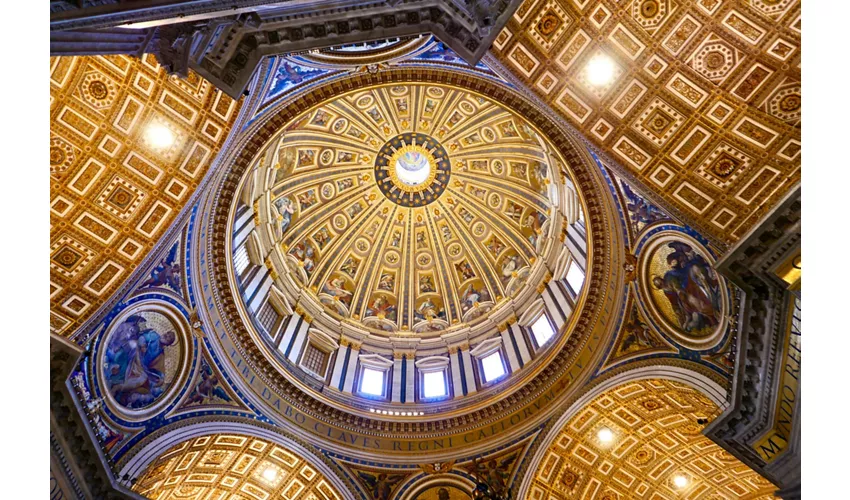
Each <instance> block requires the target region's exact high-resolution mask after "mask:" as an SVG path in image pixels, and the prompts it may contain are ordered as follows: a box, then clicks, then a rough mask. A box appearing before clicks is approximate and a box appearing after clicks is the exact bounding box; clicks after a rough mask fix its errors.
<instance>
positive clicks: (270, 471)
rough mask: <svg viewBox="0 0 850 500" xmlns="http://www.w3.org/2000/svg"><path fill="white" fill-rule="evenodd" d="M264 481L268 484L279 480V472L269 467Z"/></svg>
mask: <svg viewBox="0 0 850 500" xmlns="http://www.w3.org/2000/svg"><path fill="white" fill-rule="evenodd" d="M263 479H265V480H266V481H268V482H273V481H274V480H275V479H277V470H276V469H275V468H274V467H267V468H266V470H264V471H263Z"/></svg>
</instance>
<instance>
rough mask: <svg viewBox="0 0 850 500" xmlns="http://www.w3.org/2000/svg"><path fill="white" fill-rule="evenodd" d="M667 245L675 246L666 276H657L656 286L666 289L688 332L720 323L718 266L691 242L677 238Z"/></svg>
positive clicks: (653, 281) (669, 299)
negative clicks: (711, 262) (709, 261)
mask: <svg viewBox="0 0 850 500" xmlns="http://www.w3.org/2000/svg"><path fill="white" fill-rule="evenodd" d="M667 246H668V247H669V248H671V249H673V252H672V253H670V254H669V255H667V259H666V263H667V267H668V270H667V271H666V272H665V273H664V276H657V275H656V276H653V277H652V286H653V287H655V288H656V289H658V290H661V291H663V292H664V295H665V297H666V298H667V300H668V301H669V302H670V305H671V306H672V308H673V311H674V313H675V314H676V318H677V320H678V322H679V327H681V328H682V330H684V331H685V332H698V331H700V330H703V329H706V328H713V327H715V326H717V325H718V324H719V323H720V319H721V304H720V300H721V295H720V283H719V281H718V280H717V276H716V275H715V274H714V270H713V269H711V266H709V264H708V262H706V260H705V259H704V258H703V257H702V256H701V255H699V254H697V253H696V252H695V251H694V249H693V247H691V246H690V245H688V244H687V243H683V242H680V241H673V242H670V243H668V244H667Z"/></svg>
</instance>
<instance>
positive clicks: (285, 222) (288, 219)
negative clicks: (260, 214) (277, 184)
mask: <svg viewBox="0 0 850 500" xmlns="http://www.w3.org/2000/svg"><path fill="white" fill-rule="evenodd" d="M272 206H273V207H274V210H275V212H277V213H276V214H275V215H276V218H277V221H278V223H279V224H280V232H281V234H283V233H286V230H287V229H289V225H290V224H292V216H293V215H294V214H295V204H294V203H293V202H292V200H290V199H289V198H288V197H286V196H281V197H280V198H278V199H276V200H274V203H272Z"/></svg>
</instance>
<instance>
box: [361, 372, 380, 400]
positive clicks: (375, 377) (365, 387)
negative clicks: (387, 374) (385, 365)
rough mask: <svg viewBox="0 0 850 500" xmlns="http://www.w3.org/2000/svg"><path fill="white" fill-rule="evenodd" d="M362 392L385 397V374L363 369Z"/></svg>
mask: <svg viewBox="0 0 850 500" xmlns="http://www.w3.org/2000/svg"><path fill="white" fill-rule="evenodd" d="M360 392H362V393H364V394H369V395H372V396H383V395H384V372H383V371H381V370H375V369H374V368H363V374H362V375H361V377H360Z"/></svg>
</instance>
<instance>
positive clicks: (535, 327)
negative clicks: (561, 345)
mask: <svg viewBox="0 0 850 500" xmlns="http://www.w3.org/2000/svg"><path fill="white" fill-rule="evenodd" d="M531 333H533V334H534V340H536V341H537V345H538V346H541V347H542V346H543V345H544V344H545V343H546V342H548V341H549V339H551V338H552V337H553V336H554V335H555V329H554V328H552V323H550V322H549V318H548V317H546V314H541V315H540V317H539V318H537V321H535V322H534V323H533V324H532V325H531Z"/></svg>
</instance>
